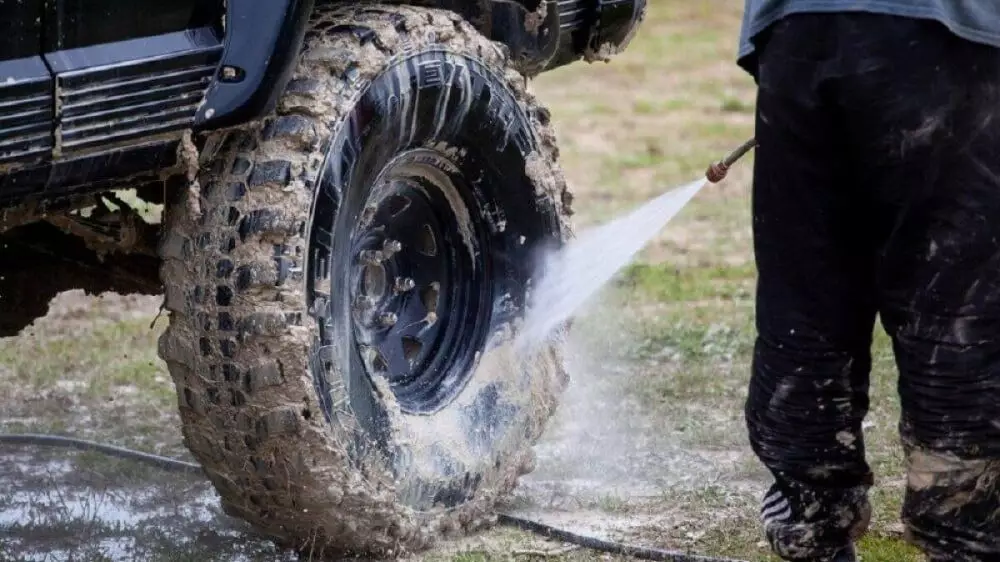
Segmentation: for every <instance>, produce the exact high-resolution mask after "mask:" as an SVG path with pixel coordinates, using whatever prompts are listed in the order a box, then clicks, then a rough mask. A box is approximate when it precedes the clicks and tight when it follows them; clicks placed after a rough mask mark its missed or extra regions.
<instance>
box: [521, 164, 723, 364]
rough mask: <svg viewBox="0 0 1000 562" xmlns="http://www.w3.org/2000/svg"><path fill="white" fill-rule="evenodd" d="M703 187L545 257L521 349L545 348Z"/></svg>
mask: <svg viewBox="0 0 1000 562" xmlns="http://www.w3.org/2000/svg"><path fill="white" fill-rule="evenodd" d="M705 184H706V181H705V179H704V178H699V179H698V180H695V181H693V182H691V183H689V184H687V185H683V186H680V187H677V188H675V189H672V190H670V191H668V192H666V193H664V194H663V195H660V196H659V197H657V198H655V199H653V200H651V201H649V202H648V203H645V204H644V205H642V206H641V207H638V208H636V209H634V210H633V211H631V212H630V213H628V214H627V215H625V216H622V217H619V218H617V219H615V220H613V221H611V222H609V223H607V224H604V225H601V226H598V227H595V228H591V229H588V230H587V231H585V232H583V233H582V234H581V235H580V236H579V237H577V238H576V239H574V240H572V241H570V242H569V243H568V244H566V245H565V246H563V247H562V248H561V249H560V250H559V251H557V252H554V253H553V254H552V255H550V256H548V257H547V258H546V259H545V261H544V262H543V266H542V267H543V271H544V274H543V275H542V277H541V280H540V282H539V284H538V285H537V287H536V288H535V290H534V291H533V294H532V297H531V305H530V306H529V308H528V311H527V314H526V316H525V323H524V328H523V329H522V330H521V335H520V336H519V338H518V342H517V343H518V346H519V348H520V349H522V350H525V351H530V349H531V348H533V347H534V346H536V345H539V344H541V343H543V342H544V341H545V340H546V338H548V336H549V335H550V334H551V333H552V331H553V330H555V329H556V328H557V327H558V326H559V325H561V324H562V323H564V322H565V321H566V320H568V319H570V317H572V316H573V314H575V313H576V312H577V311H578V310H579V309H580V307H581V306H583V305H584V304H586V302H587V300H588V299H589V298H590V297H592V296H593V295H594V294H595V293H597V292H598V291H599V290H600V289H601V287H603V286H604V285H605V284H607V282H608V281H610V280H611V278H612V277H614V275H615V274H616V273H617V272H618V271H620V270H621V269H622V268H623V267H625V266H626V265H628V264H629V262H631V261H632V259H633V258H634V257H635V255H636V254H637V253H638V252H639V250H641V249H642V248H643V247H644V246H645V245H646V244H647V243H648V242H649V241H650V240H651V239H652V238H653V237H654V236H656V235H657V233H659V232H660V230H662V229H663V227H664V226H665V225H666V224H667V223H668V222H669V221H670V220H671V219H672V218H674V216H676V215H677V213H678V212H680V210H681V209H683V208H684V206H685V205H687V203H688V202H689V201H691V199H692V198H693V197H694V196H695V195H696V194H697V193H698V192H699V191H700V190H701V188H702V187H704V186H705Z"/></svg>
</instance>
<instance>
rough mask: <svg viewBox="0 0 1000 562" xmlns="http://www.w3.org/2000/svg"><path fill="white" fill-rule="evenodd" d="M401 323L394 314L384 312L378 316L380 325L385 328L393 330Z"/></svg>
mask: <svg viewBox="0 0 1000 562" xmlns="http://www.w3.org/2000/svg"><path fill="white" fill-rule="evenodd" d="M398 321H399V317H398V316H396V315H395V314H394V313H392V312H383V313H382V314H379V315H378V323H379V324H380V325H382V327H383V328H391V327H393V326H395V325H396V322H398Z"/></svg>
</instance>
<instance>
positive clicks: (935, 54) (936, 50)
mask: <svg viewBox="0 0 1000 562" xmlns="http://www.w3.org/2000/svg"><path fill="white" fill-rule="evenodd" d="M857 35H858V36H859V37H860V36H870V37H877V38H878V39H877V40H873V41H871V42H870V43H869V44H867V45H863V47H864V48H863V49H860V50H862V51H863V52H865V53H866V66H867V67H868V68H869V69H870V71H869V72H867V73H864V74H863V75H860V77H859V79H858V80H857V81H856V84H855V88H853V89H852V92H854V93H855V94H856V97H854V98H849V99H847V100H846V102H845V103H849V104H851V106H852V107H854V108H855V110H854V111H853V112H852V119H851V121H850V122H851V126H852V128H855V129H856V130H857V131H858V134H856V135H854V136H855V137H856V138H865V139H870V141H871V142H869V143H867V145H861V146H859V149H861V150H862V152H861V153H860V155H861V157H863V158H865V159H866V161H867V162H866V164H867V166H866V167H865V168H866V169H867V170H868V174H867V176H866V178H865V183H866V184H869V185H872V186H876V190H877V192H878V196H879V199H880V202H881V206H882V208H883V209H884V210H885V213H884V215H883V216H884V217H885V218H886V223H885V226H886V228H887V238H886V239H887V242H886V244H885V247H884V253H883V256H882V258H881V262H880V264H879V268H878V271H879V289H880V295H881V296H880V299H881V303H880V311H881V314H882V321H883V324H884V325H885V326H886V330H887V332H888V333H889V335H890V336H891V337H892V340H893V344H894V351H895V353H896V360H897V364H898V367H899V371H900V383H899V392H900V398H901V402H902V409H903V415H902V420H901V423H900V432H901V436H902V439H903V444H904V447H905V450H906V456H907V470H908V487H907V488H908V489H907V492H906V498H905V501H904V506H903V519H904V522H905V525H906V528H907V536H908V538H909V539H910V540H911V541H912V542H913V543H914V544H916V545H917V546H919V547H920V548H922V549H923V550H924V551H925V552H927V553H928V554H929V555H931V556H932V559H934V560H939V561H945V560H961V561H980V560H982V561H985V560H1000V49H995V48H991V47H986V46H981V45H976V44H973V43H970V42H966V41H963V40H961V39H958V38H956V37H955V36H953V35H951V34H950V33H949V32H948V31H947V30H946V29H945V28H944V27H943V26H939V25H937V24H933V23H929V22H917V21H911V22H908V23H898V24H895V25H886V24H884V23H883V22H875V23H869V24H866V25H861V24H860V20H859V27H858V29H857ZM859 66H860V65H859Z"/></svg>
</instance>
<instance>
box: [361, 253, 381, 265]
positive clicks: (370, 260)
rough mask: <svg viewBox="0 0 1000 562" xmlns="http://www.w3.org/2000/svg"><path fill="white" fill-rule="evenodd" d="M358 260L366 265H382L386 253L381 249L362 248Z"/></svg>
mask: <svg viewBox="0 0 1000 562" xmlns="http://www.w3.org/2000/svg"><path fill="white" fill-rule="evenodd" d="M358 260H359V261H360V262H361V263H363V264H365V265H380V264H381V263H382V262H383V261H384V260H385V254H383V253H382V252H380V251H379V250H362V251H361V253H360V254H358Z"/></svg>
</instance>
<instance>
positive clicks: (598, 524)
mask: <svg viewBox="0 0 1000 562" xmlns="http://www.w3.org/2000/svg"><path fill="white" fill-rule="evenodd" d="M156 305H157V303H156V302H155V301H154V300H148V301H147V300H142V301H116V300H113V299H112V300H107V299H105V300H100V301H97V300H94V299H89V298H83V297H81V296H79V295H77V296H69V297H63V298H62V300H60V301H58V302H57V303H56V305H55V306H54V308H53V312H52V313H51V314H50V315H49V317H47V318H46V319H43V320H40V321H39V323H38V324H37V325H36V327H35V332H34V333H33V334H28V335H26V336H23V337H25V338H29V339H30V340H31V342H30V344H7V347H3V346H0V371H3V370H4V369H8V370H11V371H12V373H11V372H8V373H6V375H5V377H6V383H7V384H6V386H4V385H0V412H2V413H0V432H8V433H9V432H24V431H36V432H54V433H58V434H62V435H72V436H79V437H84V438H88V439H93V440H98V441H106V442H111V443H114V444H119V445H125V446H130V447H133V448H138V449H142V450H145V451H150V452H156V453H158V454H162V455H166V456H171V457H176V458H181V459H183V460H188V461H190V460H191V458H190V457H189V456H188V455H187V453H186V451H185V450H184V449H183V447H182V446H181V444H180V432H179V429H178V423H177V420H176V413H175V411H174V407H175V405H174V404H175V402H173V400H174V398H173V397H172V386H171V385H170V383H169V381H168V380H167V379H165V378H164V377H163V374H162V373H160V372H159V369H160V367H158V366H157V364H156V362H155V360H152V359H150V358H149V357H147V356H139V355H138V353H139V351H138V349H139V348H142V349H144V348H145V347H153V346H152V343H153V341H154V340H155V330H153V331H152V332H151V333H147V332H148V331H149V328H148V326H149V322H150V320H151V319H152V318H153V317H154V316H155V313H156ZM109 309H111V310H117V311H122V310H124V311H127V313H122V314H119V315H118V316H115V315H114V314H112V315H110V317H109V315H108V310H109ZM92 313H93V314H99V318H100V319H95V318H98V317H95V316H92ZM91 322H93V323H96V324H91ZM102 322H106V323H108V324H107V326H120V325H123V324H121V323H122V322H126V323H128V322H134V325H132V324H128V325H127V326H128V329H131V330H138V332H139V335H136V336H135V338H134V341H131V346H126V347H124V348H122V350H121V351H118V348H117V347H115V348H114V350H110V348H109V350H108V351H106V352H105V353H104V354H103V355H95V357H94V361H93V367H92V368H90V367H88V368H85V369H82V370H80V371H69V368H70V367H69V365H78V364H80V361H81V359H80V353H81V352H82V351H83V350H85V349H89V348H91V347H94V346H102V345H104V346H110V345H111V344H110V343H106V342H103V341H95V342H88V341H81V338H85V337H89V336H85V335H81V334H93V333H100V332H102V330H103V329H104V328H102V327H101V326H102V324H101V323H102ZM77 324H79V325H81V326H82V325H87V326H88V327H87V328H86V329H85V330H83V331H77V328H75V327H73V326H75V325H77ZM95 325H96V326H97V327H96V328H94V327H93V326H95ZM116 330H117V328H116ZM42 334H44V335H42ZM102 337H103V336H102ZM121 338H122V336H121V334H118V333H117V332H116V331H112V333H111V335H110V336H109V338H108V339H109V341H114V342H118V341H121ZM66 342H74V343H73V344H72V345H76V346H79V347H80V349H76V348H67V349H65V350H64V353H63V354H64V355H65V358H64V359H53V360H52V361H51V363H46V364H42V363H41V362H34V363H32V362H30V361H29V362H25V361H24V359H23V357H24V356H26V355H33V354H37V355H39V356H41V355H44V356H46V357H53V354H52V353H51V351H52V350H53V349H54V347H53V346H56V348H58V349H63V347H64V346H67V345H71V344H68V343H66ZM12 346H13V347H12ZM25 346H27V347H25ZM583 347H586V346H585V345H582V346H580V345H578V346H577V347H576V348H574V349H572V350H571V353H570V354H569V356H570V357H572V358H573V359H572V361H571V363H570V365H569V367H570V371H571V381H572V382H571V385H570V388H569V389H568V391H567V395H566V397H565V399H564V401H563V403H562V406H561V407H560V410H559V411H558V413H557V415H556V418H555V419H554V420H553V422H552V424H551V425H550V427H549V429H548V431H547V432H546V435H545V437H544V438H543V440H542V442H541V443H540V444H539V445H538V447H537V449H536V450H537V453H538V463H537V468H536V471H535V472H534V473H533V474H531V475H529V476H528V477H526V478H525V479H523V480H522V483H521V486H520V488H519V489H518V490H517V491H516V493H515V494H514V497H513V498H512V499H511V502H510V503H511V505H510V506H509V510H511V511H514V512H515V513H517V514H519V515H525V516H529V517H531V518H535V519H539V520H543V521H546V522H549V523H554V524H558V525H560V526H563V527H567V528H570V529H572V530H575V531H578V532H585V533H588V534H595V535H601V536H605V537H609V538H616V539H628V538H630V537H635V536H638V535H635V534H634V533H632V531H633V530H635V529H636V528H643V527H650V526H653V527H657V528H665V527H669V526H670V525H672V524H676V521H675V518H676V517H677V510H676V508H671V507H668V506H665V505H664V498H666V497H671V498H676V497H678V496H677V495H678V494H683V493H685V492H688V491H692V490H695V491H696V490H699V489H703V488H704V487H705V485H706V482H711V481H716V480H721V481H725V483H726V485H727V486H729V487H730V488H735V487H738V484H739V482H736V481H735V480H734V478H735V476H734V475H737V474H738V473H739V458H738V457H735V456H733V455H732V454H730V453H727V452H725V451H719V450H704V451H699V450H695V449H692V448H690V447H684V446H680V445H678V444H677V443H676V442H675V440H674V439H673V437H672V435H671V434H670V433H669V432H667V431H664V427H663V422H662V420H659V419H658V418H657V417H656V416H655V415H650V412H647V411H644V409H643V406H642V405H641V403H640V401H638V400H637V399H636V398H634V397H632V396H630V394H629V393H628V392H625V391H624V389H626V388H628V386H629V385H630V384H633V382H634V378H635V377H637V376H641V375H640V374H637V373H635V372H634V371H633V369H632V367H630V366H616V365H614V364H613V362H609V361H608V359H607V357H589V356H587V355H586V354H585V353H584V350H583V349H582V348H583ZM4 353H7V354H8V355H6V356H5V355H4ZM152 353H155V351H153V352H152ZM126 355H127V356H128V358H127V361H128V363H122V364H121V365H124V367H122V366H121V365H119V367H121V368H124V369H133V370H126V371H125V372H128V373H130V375H129V377H128V378H126V379H125V380H123V381H122V383H121V384H120V385H119V386H114V385H113V384H111V383H106V381H103V379H102V377H104V376H106V373H107V371H108V370H113V369H112V365H118V364H117V363H115V362H116V361H125V360H126V359H125V356H126ZM15 356H16V358H17V359H16V361H13V362H12V360H11V359H10V358H11V357H15ZM4 357H7V359H4ZM18 361H19V362H20V363H18ZM84 363H85V364H86V363H87V362H86V361H84ZM133 363H137V364H139V365H141V366H143V368H144V369H145V368H150V369H153V371H152V372H151V373H150V374H149V376H148V377H146V379H144V380H147V384H148V386H147V387H145V388H143V389H141V390H136V389H135V388H134V387H136V385H135V384H134V381H135V380H136V379H135V376H136V375H135V373H136V372H138V373H141V372H142V371H134V369H135V367H134V366H133ZM116 368H117V367H116ZM40 370H41V371H45V372H51V373H52V374H53V376H52V377H51V379H44V380H29V379H23V377H22V379H19V378H18V377H20V376H22V375H21V372H22V371H24V372H29V373H35V372H38V371H40ZM19 380H23V381H24V384H25V385H35V387H36V389H35V390H34V391H32V392H30V393H27V392H25V393H23V394H21V392H19V389H18V388H17V387H16V386H12V385H11V384H10V383H11V381H15V382H16V381H19ZM0 381H4V377H3V376H0ZM129 381H133V382H129ZM112 382H113V381H112ZM109 385H110V386H109ZM161 387H163V388H161ZM39 388H41V389H43V390H41V391H39V390H38V389H39ZM88 389H90V390H91V391H92V392H88ZM128 389H132V390H128ZM153 391H155V392H153ZM161 391H167V392H166V394H165V395H164V392H161ZM150 392H152V394H148V393H150ZM151 395H158V396H160V398H159V399H158V400H159V401H158V402H157V401H155V400H151V399H150V398H149V396H151ZM161 410H162V411H161ZM142 420H146V423H145V424H144V423H143V421H142ZM727 479H728V480H727ZM677 504H678V502H677V501H671V502H670V505H674V506H676V505H677ZM644 506H652V507H651V508H649V509H646V508H645V507H644ZM685 509H686V508H685ZM439 558H440V557H439ZM445 558H447V556H445ZM126 560H127V561H132V560H151V561H171V562H174V561H187V560H190V561H199V562H200V561H212V560H218V561H223V560H225V561H244V560H245V561H251V560H269V561H284V560H298V558H297V557H296V556H294V555H292V554H290V553H287V552H282V551H279V550H278V549H277V548H276V547H275V546H274V545H273V544H272V543H271V542H270V541H268V540H265V539H262V538H260V537H259V536H257V535H255V534H254V533H253V532H252V530H250V529H249V528H247V527H246V526H245V525H244V524H243V523H242V522H241V521H239V520H236V519H233V518H230V517H228V516H226V515H225V514H223V513H222V512H221V509H220V507H219V503H218V500H217V498H216V496H215V493H214V491H213V490H212V488H211V486H210V485H209V484H208V483H207V481H205V480H204V479H202V478H200V477H198V476H190V475H183V474H175V473H170V472H167V471H164V470H161V469H158V468H155V467H150V466H147V465H144V464H140V463H137V462H135V461H131V460H121V459H117V458H114V457H109V456H106V455H104V454H101V453H96V452H79V451H76V450H73V449H65V448H49V447H35V446H13V445H0V561H4V562H6V561H67V562H68V561H109V562H111V561H114V562H117V561H126Z"/></svg>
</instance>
